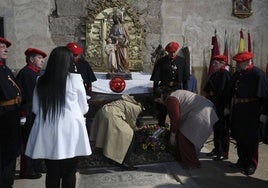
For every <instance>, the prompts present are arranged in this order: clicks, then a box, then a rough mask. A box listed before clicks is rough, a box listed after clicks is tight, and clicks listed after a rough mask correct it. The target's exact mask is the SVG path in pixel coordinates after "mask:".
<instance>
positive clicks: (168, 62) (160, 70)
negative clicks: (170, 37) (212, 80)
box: [150, 42, 190, 126]
mask: <svg viewBox="0 0 268 188" xmlns="http://www.w3.org/2000/svg"><path fill="white" fill-rule="evenodd" d="M178 48H179V44H178V43H176V42H170V43H169V44H167V46H166V47H165V50H166V51H167V52H168V53H169V54H168V55H166V56H164V57H162V58H161V59H159V60H158V61H157V62H156V64H155V66H154V69H153V72H152V76H151V78H150V80H152V81H154V85H153V87H154V91H156V89H157V88H158V87H161V88H162V89H163V90H165V91H168V92H172V91H175V90H178V89H184V90H187V89H188V80H189V76H190V72H189V66H188V65H187V62H186V61H185V59H184V58H183V57H180V56H177V55H173V56H172V55H171V54H175V52H176V51H177V50H178ZM158 109H159V115H158V119H159V120H158V124H159V125H160V126H164V125H165V120H166V115H167V111H166V108H165V107H163V105H158Z"/></svg>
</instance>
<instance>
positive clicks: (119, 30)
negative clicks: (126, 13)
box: [109, 14, 130, 73]
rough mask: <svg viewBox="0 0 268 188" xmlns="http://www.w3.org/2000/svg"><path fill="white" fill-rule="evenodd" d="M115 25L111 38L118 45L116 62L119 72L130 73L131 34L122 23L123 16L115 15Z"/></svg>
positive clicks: (112, 28) (111, 31)
mask: <svg viewBox="0 0 268 188" xmlns="http://www.w3.org/2000/svg"><path fill="white" fill-rule="evenodd" d="M113 22H114V24H113V25H112V27H111V30H110V33H109V37H110V38H111V39H112V41H113V44H116V51H115V55H116V61H117V72H121V73H130V71H129V58H128V48H129V42H130V39H129V34H128V31H127V28H126V27H125V26H124V25H123V23H122V16H121V15H117V14H114V15H113Z"/></svg>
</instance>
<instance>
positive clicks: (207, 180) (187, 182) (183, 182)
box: [14, 139, 268, 188]
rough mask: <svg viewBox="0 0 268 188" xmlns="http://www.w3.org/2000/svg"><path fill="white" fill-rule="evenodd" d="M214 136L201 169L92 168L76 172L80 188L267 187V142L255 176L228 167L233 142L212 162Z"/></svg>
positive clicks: (18, 184)
mask: <svg viewBox="0 0 268 188" xmlns="http://www.w3.org/2000/svg"><path fill="white" fill-rule="evenodd" d="M212 147H213V146H212V142H211V139H210V140H208V142H207V143H206V144H205V145H204V148H203V149H202V151H201V153H200V160H201V163H202V168H200V169H192V170H184V169H182V168H181V166H180V165H179V164H178V163H177V162H168V163H158V164H150V165H140V166H138V167H139V168H138V170H137V171H121V170H120V169H119V168H117V167H111V168H90V169H86V170H83V171H80V173H77V188H89V187H92V188H114V187H118V188H123V187H124V188H125V187H128V188H135V187H144V188H173V187H185V188H215V187H216V188H241V187H243V188H267V187H268V145H264V144H260V149H259V150H260V152H259V166H258V168H257V171H256V172H255V174H253V175H252V176H245V175H243V174H241V173H240V172H238V171H235V170H233V169H231V168H230V167H229V165H230V164H231V163H234V162H236V160H237V156H236V149H235V146H234V144H233V143H231V144H230V156H229V160H226V161H213V160H211V159H210V158H208V157H207V156H206V155H205V153H207V152H209V151H210V150H211V149H212ZM44 180H45V174H43V177H42V178H41V179H38V180H23V179H17V180H16V181H15V184H14V188H42V187H45V186H44Z"/></svg>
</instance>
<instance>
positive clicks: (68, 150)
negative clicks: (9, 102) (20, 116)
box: [26, 47, 91, 188]
mask: <svg viewBox="0 0 268 188" xmlns="http://www.w3.org/2000/svg"><path fill="white" fill-rule="evenodd" d="M71 62H73V55H72V53H71V52H70V51H69V49H68V48H66V47H56V48H55V49H53V51H52V52H51V54H50V56H49V59H48V63H47V67H46V71H45V73H44V75H42V76H41V77H40V78H39V79H38V81H37V84H36V87H35V90H34V94H33V109H32V110H33V113H34V114H35V115H36V117H35V121H34V125H33V128H32V130H31V133H30V136H29V139H28V143H27V148H26V155H28V156H29V157H31V158H33V159H45V163H46V167H47V174H46V187H47V188H50V187H51V188H52V187H53V188H57V187H60V185H62V187H63V188H67V187H68V188H75V184H76V177H75V173H76V165H77V158H76V157H77V156H85V155H90V154H91V147H90V144H89V139H88V134H87V130H86V126H85V123H86V122H85V118H84V114H86V112H87V111H88V104H87V99H86V92H85V88H84V85H83V80H82V77H81V75H80V74H74V73H69V69H70V64H71Z"/></svg>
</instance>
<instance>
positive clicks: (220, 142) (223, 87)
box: [204, 55, 231, 160]
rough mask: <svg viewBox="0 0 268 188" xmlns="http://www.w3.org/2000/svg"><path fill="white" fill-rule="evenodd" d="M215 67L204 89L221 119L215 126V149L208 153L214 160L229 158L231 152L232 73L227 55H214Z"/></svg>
mask: <svg viewBox="0 0 268 188" xmlns="http://www.w3.org/2000/svg"><path fill="white" fill-rule="evenodd" d="M213 60H214V61H213V67H214V70H215V72H214V73H213V74H212V75H211V76H210V77H209V79H208V81H207V83H206V85H205V87H204V91H205V92H206V97H207V98H208V99H209V100H210V101H211V102H213V104H214V105H215V108H216V113H217V115H218V117H219V121H218V122H217V123H215V124H214V126H213V142H214V149H213V150H212V151H211V152H210V153H208V154H207V155H208V156H212V157H213V159H214V160H224V159H228V153H229V125H228V124H229V122H228V119H229V118H228V117H227V115H228V111H229V110H228V109H229V108H230V106H229V101H228V100H227V99H228V95H229V92H228V89H229V82H230V79H231V74H230V72H229V71H227V70H226V66H227V57H226V56H224V55H216V56H214V57H213Z"/></svg>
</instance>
